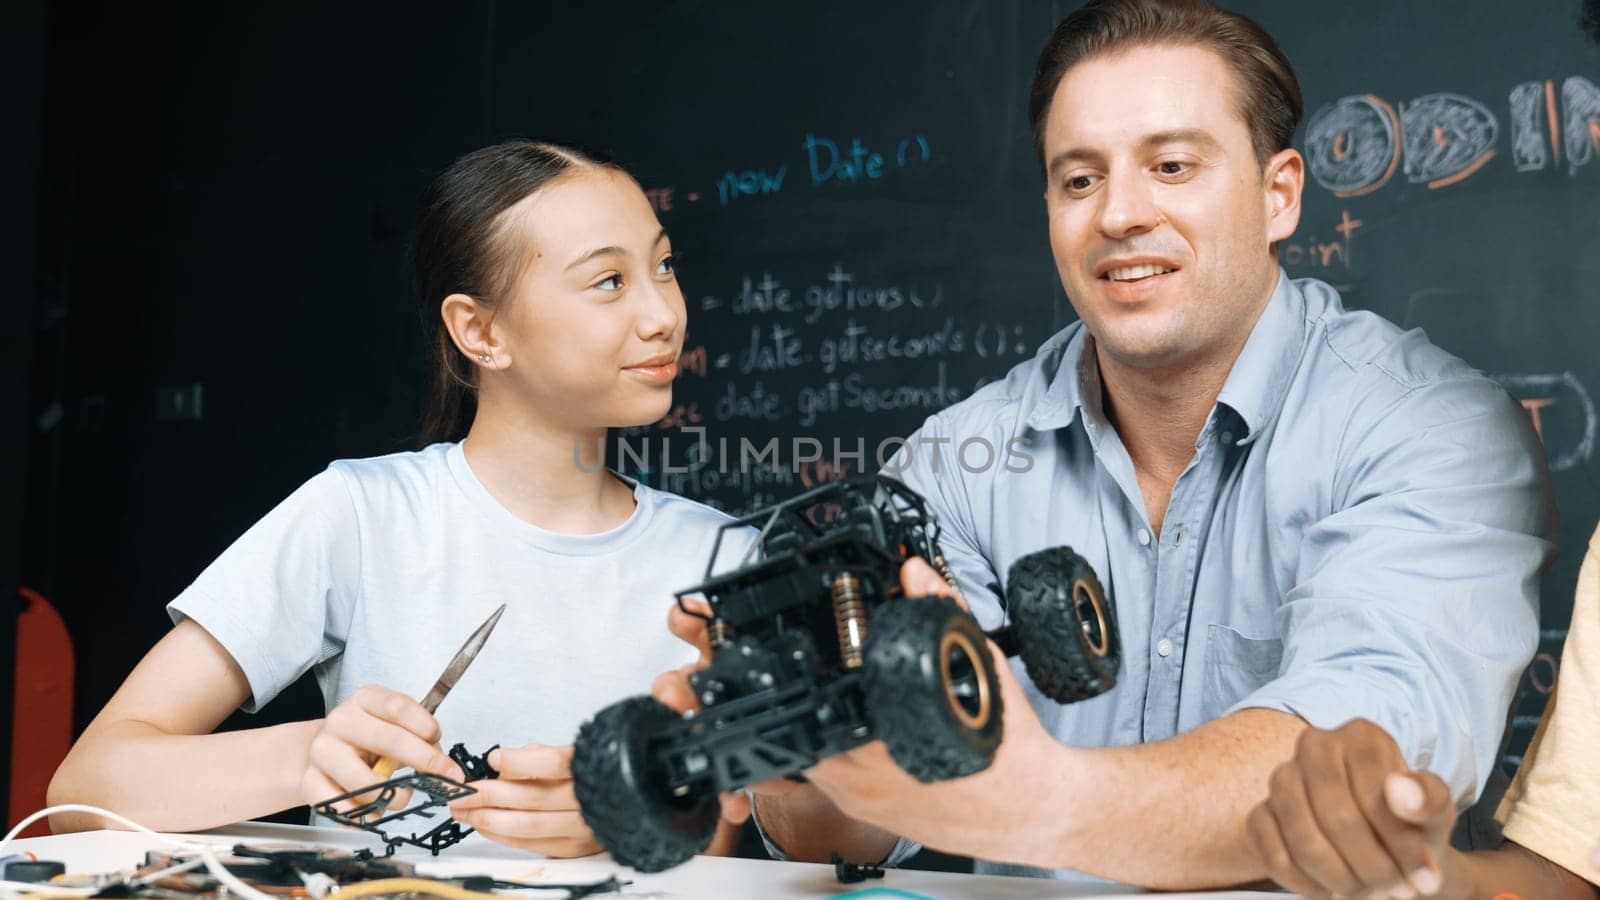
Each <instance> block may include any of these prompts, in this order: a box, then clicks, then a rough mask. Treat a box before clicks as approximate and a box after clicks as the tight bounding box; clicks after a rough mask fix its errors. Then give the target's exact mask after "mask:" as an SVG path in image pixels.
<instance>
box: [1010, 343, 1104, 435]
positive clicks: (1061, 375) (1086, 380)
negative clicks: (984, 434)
mask: <svg viewBox="0 0 1600 900" xmlns="http://www.w3.org/2000/svg"><path fill="white" fill-rule="evenodd" d="M1052 340H1054V341H1065V342H1066V346H1065V347H1064V348H1063V349H1062V350H1061V362H1060V363H1059V364H1057V366H1056V370H1055V372H1054V373H1053V374H1052V375H1051V376H1050V383H1049V385H1048V386H1047V387H1046V388H1045V391H1044V394H1043V396H1041V397H1040V398H1039V402H1038V403H1037V404H1036V405H1035V406H1034V407H1033V411H1032V412H1030V413H1028V427H1029V428H1032V429H1033V430H1035V431H1054V430H1056V429H1058V428H1065V427H1067V426H1068V425H1071V424H1072V421H1073V419H1075V418H1077V416H1078V413H1079V412H1080V410H1081V408H1082V406H1083V403H1084V402H1085V398H1093V402H1094V406H1095V408H1096V409H1098V408H1099V406H1100V403H1099V400H1100V367H1099V366H1098V365H1097V364H1096V363H1095V358H1094V343H1093V339H1092V338H1090V337H1089V330H1088V329H1087V328H1084V327H1083V324H1082V323H1081V322H1080V323H1078V324H1076V325H1074V326H1071V327H1068V328H1067V329H1065V330H1063V331H1062V332H1061V333H1059V334H1058V335H1056V337H1054V338H1052ZM1049 349H1050V348H1049V347H1044V348H1041V351H1042V355H1044V356H1045V357H1046V358H1048V357H1049V355H1050V353H1049Z"/></svg>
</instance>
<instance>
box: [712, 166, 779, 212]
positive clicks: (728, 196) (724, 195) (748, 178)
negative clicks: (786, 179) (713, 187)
mask: <svg viewBox="0 0 1600 900" xmlns="http://www.w3.org/2000/svg"><path fill="white" fill-rule="evenodd" d="M788 171H789V167H788V166H779V167H778V171H776V172H767V171H764V170H762V169H749V170H746V171H744V172H728V173H727V174H725V175H723V176H722V178H721V179H719V180H718V181H717V199H718V200H721V201H722V205H723V206H727V205H728V204H729V203H730V202H732V201H733V200H734V199H736V198H738V197H740V196H745V197H755V196H759V195H761V194H776V193H777V192H779V191H781V190H783V176H784V175H785V174H787V173H788Z"/></svg>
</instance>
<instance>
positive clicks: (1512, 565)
mask: <svg viewBox="0 0 1600 900" xmlns="http://www.w3.org/2000/svg"><path fill="white" fill-rule="evenodd" d="M1352 427H1353V428H1355V429H1357V430H1358V431H1359V433H1356V434H1352V432H1351V431H1347V432H1346V435H1345V440H1344V442H1343V444H1342V446H1341V448H1340V449H1339V451H1338V455H1339V459H1338V461H1337V470H1338V471H1339V472H1340V473H1341V474H1340V475H1339V477H1338V478H1337V479H1336V480H1335V482H1334V484H1333V490H1332V491H1331V493H1330V495H1329V506H1330V509H1331V511H1330V512H1329V513H1328V514H1327V515H1326V516H1324V517H1323V518H1322V519H1320V520H1319V521H1317V522H1315V523H1314V524H1312V525H1310V526H1309V527H1307V529H1306V530H1305V532H1304V539H1303V543H1302V545H1301V551H1300V555H1299V562H1298V569H1297V573H1296V580H1295V583H1294V586H1293V588H1292V589H1291V590H1290V591H1289V592H1288V593H1287V594H1286V595H1285V596H1284V598H1283V601H1282V603H1281V605H1280V607H1279V609H1278V613H1277V616H1278V620H1277V625H1278V633H1279V634H1280V635H1282V636H1283V642H1284V652H1283V658H1282V661H1281V664H1280V667H1279V673H1278V678H1276V679H1275V680H1273V681H1271V682H1269V683H1268V684H1266V685H1264V686H1263V687H1261V688H1260V689H1258V690H1256V691H1255V692H1253V693H1252V694H1250V695H1248V696H1247V697H1245V698H1244V699H1243V700H1241V701H1240V702H1238V703H1237V704H1235V706H1234V707H1233V709H1234V710H1237V709H1244V708H1268V709H1277V710H1281V711H1284V712H1288V713H1292V714H1294V715H1297V716H1299V717H1301V718H1303V719H1305V720H1306V721H1307V722H1308V723H1310V724H1311V725H1313V726H1315V727H1318V728H1335V727H1337V726H1339V725H1340V724H1342V723H1344V722H1346V721H1349V720H1350V719H1353V718H1358V717H1360V718H1367V719H1371V720H1373V721H1375V722H1376V723H1377V724H1378V725H1380V726H1381V727H1382V728H1383V729H1384V730H1385V731H1387V732H1389V733H1390V734H1391V735H1393V736H1394V737H1395V739H1396V740H1397V741H1398V743H1399V745H1400V747H1401V749H1402V750H1403V751H1404V753H1405V755H1406V758H1407V759H1408V760H1409V762H1410V764H1411V765H1412V766H1413V767H1415V768H1425V769H1428V770H1430V771H1433V772H1435V773H1437V774H1438V775H1439V776H1440V777H1442V778H1444V779H1445V780H1446V781H1447V782H1448V783H1449V784H1450V786H1451V788H1452V790H1453V792H1454V794H1455V797H1456V800H1457V802H1458V803H1461V804H1468V803H1471V802H1472V801H1473V800H1474V799H1476V797H1477V796H1478V793H1479V792H1480V791H1481V790H1482V788H1483V784H1484V782H1485V780H1486V779H1487V777H1488V775H1489V773H1490V771H1491V769H1492V767H1493V765H1494V758H1495V754H1496V752H1497V750H1498V747H1499V743H1500V738H1501V734H1502V732H1503V730H1504V727H1505V721H1506V719H1505V717H1506V711H1507V708H1508V707H1509V705H1510V703H1511V698H1512V694H1513V691H1514V689H1515V687H1516V683H1517V680H1518V679H1519V678H1520V677H1521V673H1522V671H1523V669H1524V668H1525V667H1526V666H1527V664H1528V661H1529V660H1530V659H1531V658H1532V657H1533V653H1534V651H1535V649H1536V647H1537V644H1538V627H1539V615H1538V608H1539V607H1538V596H1539V594H1538V591H1539V580H1540V576H1541V574H1542V571H1543V569H1544V567H1545V565H1546V563H1547V562H1548V561H1549V559H1550V558H1551V556H1552V555H1553V553H1554V543H1553V539H1554V530H1555V529H1554V525H1553V505H1552V503H1551V500H1550V492H1549V478H1548V474H1547V472H1546V469H1545V465H1544V462H1543V453H1542V450H1541V448H1540V446H1539V443H1538V438H1537V437H1536V436H1535V435H1534V433H1533V430H1532V428H1531V427H1530V425H1529V423H1528V419H1527V416H1526V415H1525V414H1524V413H1523V412H1522V411H1521V410H1520V409H1518V408H1517V406H1516V404H1515V403H1514V401H1512V400H1511V399H1510V398H1509V397H1507V396H1506V395H1505V393H1504V392H1503V391H1502V390H1501V389H1500V388H1499V387H1498V386H1497V385H1495V384H1494V383H1493V382H1491V381H1489V380H1488V379H1486V378H1481V377H1477V376H1471V377H1466V376H1463V377H1456V378H1452V379H1449V380H1446V381H1442V382H1438V383H1434V384H1430V385H1427V386H1425V387H1416V388H1413V389H1411V390H1409V391H1408V392H1406V393H1405V394H1404V395H1403V396H1401V397H1399V398H1398V399H1397V400H1395V401H1394V402H1393V403H1391V404H1388V405H1387V408H1386V409H1383V410H1380V411H1379V412H1378V413H1377V414H1376V415H1374V416H1371V417H1369V418H1368V422H1367V424H1365V425H1359V426H1352ZM1330 449H1332V448H1330ZM1230 711H1231V710H1230Z"/></svg>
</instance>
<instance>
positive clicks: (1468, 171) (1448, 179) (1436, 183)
mask: <svg viewBox="0 0 1600 900" xmlns="http://www.w3.org/2000/svg"><path fill="white" fill-rule="evenodd" d="M1491 159H1494V151H1493V150H1489V151H1486V152H1485V153H1484V154H1483V155H1482V156H1480V157H1478V158H1477V159H1475V160H1473V162H1472V165H1470V166H1467V167H1466V168H1465V169H1462V170H1461V171H1459V172H1457V173H1455V174H1454V175H1446V176H1445V177H1443V178H1438V179H1435V180H1433V181H1430V182H1428V190H1430V191H1436V190H1438V189H1439V188H1442V187H1448V186H1450V185H1452V184H1455V183H1456V182H1458V181H1464V180H1466V179H1467V178H1470V177H1472V173H1474V172H1476V171H1478V170H1479V169H1481V168H1483V167H1484V165H1485V164H1486V163H1488V162H1489V160H1491Z"/></svg>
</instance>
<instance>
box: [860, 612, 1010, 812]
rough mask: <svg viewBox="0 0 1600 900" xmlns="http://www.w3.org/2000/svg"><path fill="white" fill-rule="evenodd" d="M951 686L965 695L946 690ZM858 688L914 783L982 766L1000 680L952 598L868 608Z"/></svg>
mask: <svg viewBox="0 0 1600 900" xmlns="http://www.w3.org/2000/svg"><path fill="white" fill-rule="evenodd" d="M948 648H954V650H953V651H949V650H948ZM942 652H944V654H945V655H947V656H949V657H950V658H951V663H950V666H949V667H948V669H947V668H946V667H944V666H941V654H942ZM952 683H954V685H955V686H957V687H959V688H964V690H965V693H960V694H952ZM862 685H863V689H864V691H865V693H866V700H867V713H868V715H869V716H870V718H871V721H872V727H873V730H874V732H875V735H876V736H877V737H879V738H881V739H882V740H883V742H884V744H885V745H887V746H888V748H889V755H890V756H892V757H894V761H895V762H896V763H898V764H899V766H900V768H902V769H904V770H905V771H906V772H907V773H909V774H910V775H911V776H913V777H914V778H916V779H917V780H918V781H921V782H924V783H927V782H934V781H945V780H948V779H951V778H960V777H962V776H965V775H971V774H973V773H974V772H981V771H983V770H984V769H986V768H988V767H989V761H990V760H991V759H993V757H994V751H995V749H996V748H997V747H999V746H1000V735H1001V718H1002V716H1001V713H1002V712H1003V709H1002V706H1001V701H1000V681H999V679H998V677H997V676H996V675H995V668H994V657H993V654H991V653H990V652H989V645H988V641H987V640H986V639H985V638H984V635H983V630H982V629H980V628H979V627H978V623H977V621H976V620H975V619H973V618H972V615H971V614H970V613H968V612H967V611H966V610H964V609H962V608H961V607H960V606H959V605H957V604H956V603H955V601H953V600H947V599H945V598H943V597H913V598H908V599H903V600H891V601H889V602H887V603H886V604H884V605H882V606H880V607H879V608H878V609H876V610H875V611H874V612H873V615H872V618H871V619H870V620H869V621H868V623H867V642H866V659H865V664H864V666H863V671H862Z"/></svg>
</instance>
